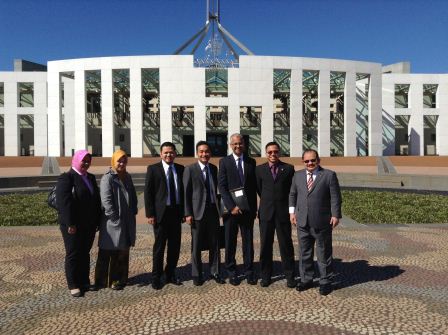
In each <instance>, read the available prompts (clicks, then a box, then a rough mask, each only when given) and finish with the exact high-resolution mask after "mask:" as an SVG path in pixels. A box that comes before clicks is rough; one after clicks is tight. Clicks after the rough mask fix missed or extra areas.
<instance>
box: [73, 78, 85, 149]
mask: <svg viewBox="0 0 448 335" xmlns="http://www.w3.org/2000/svg"><path fill="white" fill-rule="evenodd" d="M85 81H86V74H85V71H84V70H77V71H75V151H76V150H80V149H86V148H87V125H86V84H85Z"/></svg>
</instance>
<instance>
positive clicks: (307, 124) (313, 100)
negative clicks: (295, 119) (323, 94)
mask: <svg viewBox="0 0 448 335" xmlns="http://www.w3.org/2000/svg"><path fill="white" fill-rule="evenodd" d="M318 86H319V71H307V70H304V71H303V75H302V123H303V150H305V149H314V150H317V124H318V117H317V116H318V112H319V94H318Z"/></svg>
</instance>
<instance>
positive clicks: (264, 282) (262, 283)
mask: <svg viewBox="0 0 448 335" xmlns="http://www.w3.org/2000/svg"><path fill="white" fill-rule="evenodd" d="M269 285H271V280H270V279H262V280H261V281H260V286H261V287H268V286H269Z"/></svg>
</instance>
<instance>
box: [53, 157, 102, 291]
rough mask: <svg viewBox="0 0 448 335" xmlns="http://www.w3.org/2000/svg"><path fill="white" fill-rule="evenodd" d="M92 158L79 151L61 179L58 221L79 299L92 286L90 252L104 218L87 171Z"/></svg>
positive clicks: (72, 287)
mask: <svg viewBox="0 0 448 335" xmlns="http://www.w3.org/2000/svg"><path fill="white" fill-rule="evenodd" d="M91 161H92V156H91V155H90V153H89V152H88V151H87V150H78V151H76V152H75V155H74V156H73V159H72V166H71V169H70V170H69V171H68V172H64V173H63V174H61V176H60V177H59V179H58V183H57V188H56V202H57V206H58V222H59V226H60V229H61V232H62V237H63V239H64V246H65V276H66V279H67V285H68V289H69V290H70V294H71V295H72V296H73V297H75V298H77V297H81V296H83V295H84V292H85V291H89V290H91V289H92V286H90V279H89V272H90V249H91V248H92V244H93V240H94V239H95V232H96V231H97V229H98V226H99V223H100V218H101V199H100V193H99V189H98V185H97V183H96V179H95V176H94V175H93V174H90V173H88V172H87V170H88V169H89V167H90V164H91Z"/></svg>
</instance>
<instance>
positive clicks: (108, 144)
mask: <svg viewBox="0 0 448 335" xmlns="http://www.w3.org/2000/svg"><path fill="white" fill-rule="evenodd" d="M112 86H113V82H112V70H111V69H110V68H108V69H102V70H101V118H102V129H101V134H102V151H103V157H112V154H113V153H114V151H115V148H114V143H115V129H114V128H115V127H114V94H113V87H112Z"/></svg>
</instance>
